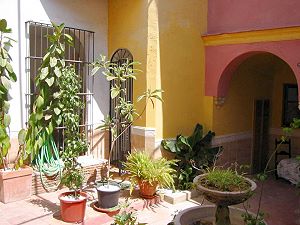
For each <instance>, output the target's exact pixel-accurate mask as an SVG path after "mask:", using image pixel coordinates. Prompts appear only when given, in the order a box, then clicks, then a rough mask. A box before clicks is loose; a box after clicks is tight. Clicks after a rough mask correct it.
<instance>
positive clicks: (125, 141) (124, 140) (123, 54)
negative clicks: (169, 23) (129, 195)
mask: <svg viewBox="0 0 300 225" xmlns="http://www.w3.org/2000/svg"><path fill="white" fill-rule="evenodd" d="M127 60H129V62H132V61H133V56H132V54H131V53H130V51H129V50H127V49H124V48H121V49H117V50H116V51H115V52H114V54H113V55H112V57H111V62H112V63H115V64H117V65H121V64H123V63H125V62H126V61H127ZM113 85H114V80H112V81H111V82H110V87H112V86H113ZM122 85H123V87H122V88H125V89H126V96H125V99H126V101H131V102H132V100H133V80H132V79H130V80H129V81H127V82H124V83H123V84H122ZM116 104H117V100H116V99H112V100H111V101H110V116H111V117H117V118H118V117H119V115H115V110H114V108H115V107H116ZM120 120H122V118H120ZM123 129H124V128H123V127H121V126H120V127H118V128H117V133H118V134H120V133H121V132H122V131H123ZM110 140H111V135H110ZM110 143H111V142H110ZM128 152H131V129H127V130H126V131H125V132H124V133H123V134H122V135H121V136H120V138H118V140H117V141H116V143H115V146H114V149H113V150H112V162H113V163H114V164H117V166H119V168H121V164H120V161H125V159H126V155H127V154H128Z"/></svg>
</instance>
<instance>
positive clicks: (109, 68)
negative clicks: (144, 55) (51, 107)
mask: <svg viewBox="0 0 300 225" xmlns="http://www.w3.org/2000/svg"><path fill="white" fill-rule="evenodd" d="M137 64H139V63H138V62H135V61H133V62H130V61H129V60H126V61H124V62H123V63H121V64H115V63H112V62H110V61H108V60H106V57H105V56H102V55H101V56H100V57H99V58H98V59H97V60H96V61H95V62H94V63H93V67H94V68H93V70H92V75H95V74H96V73H97V71H98V70H101V72H102V74H103V75H104V76H105V77H106V80H107V81H114V84H113V85H112V87H111V89H110V98H111V99H116V100H117V101H116V105H115V108H114V111H115V114H114V115H116V116H114V117H110V116H109V115H107V116H106V117H105V119H104V120H103V121H102V122H103V124H102V125H101V126H99V128H100V129H103V130H107V131H109V132H110V133H111V145H110V149H109V157H108V166H107V167H108V168H107V178H108V182H107V184H105V185H103V186H98V187H97V193H98V207H100V208H102V209H107V208H112V207H115V206H116V205H118V201H119V196H120V187H118V186H116V185H112V184H111V183H110V182H109V178H110V176H109V172H110V161H111V160H110V157H111V153H112V150H113V149H114V146H115V143H116V141H117V140H118V138H120V137H121V135H122V134H123V133H124V132H125V131H126V130H127V129H130V127H131V125H132V124H133V123H134V121H136V120H137V119H139V118H140V117H141V116H142V114H143V113H144V112H145V110H146V107H147V105H148V103H149V102H151V103H152V104H153V106H154V100H155V99H158V100H161V98H160V96H159V94H160V92H162V91H161V90H158V89H157V90H154V91H151V90H147V91H146V92H145V93H144V94H143V95H141V96H139V97H138V99H137V101H141V100H142V99H145V106H144V108H143V110H142V112H141V113H140V114H138V113H137V112H136V109H135V106H134V104H133V103H132V102H130V101H127V100H126V93H127V90H126V87H125V85H124V83H125V82H126V81H128V80H130V79H134V80H135V79H136V76H137V72H139V70H138V69H135V68H134V66H135V65H137ZM120 127H122V128H123V130H122V131H121V132H120V131H119V128H120Z"/></svg>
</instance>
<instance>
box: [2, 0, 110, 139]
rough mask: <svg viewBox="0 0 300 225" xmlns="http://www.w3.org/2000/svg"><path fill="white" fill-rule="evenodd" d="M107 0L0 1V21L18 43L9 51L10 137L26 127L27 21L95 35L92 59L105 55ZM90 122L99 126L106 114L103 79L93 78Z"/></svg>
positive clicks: (105, 84) (105, 85)
mask: <svg viewBox="0 0 300 225" xmlns="http://www.w3.org/2000/svg"><path fill="white" fill-rule="evenodd" d="M107 4H108V3H107V0H84V1H82V0H0V9H1V15H0V19H2V18H3V19H6V20H7V21H8V25H9V27H11V28H12V30H13V33H12V35H11V36H12V38H13V39H15V40H17V41H18V42H17V43H15V44H14V47H13V48H11V49H10V54H11V56H12V58H13V63H12V64H13V68H14V71H15V72H16V74H17V77H18V81H17V82H16V83H14V84H13V85H12V89H11V90H10V95H11V100H10V104H11V108H10V114H11V116H12V122H11V126H10V134H11V137H12V138H15V137H16V136H17V133H18V131H19V130H20V129H21V128H22V127H25V122H26V114H25V92H26V88H25V79H26V72H25V57H26V31H25V22H26V21H30V20H32V21H36V22H44V23H50V21H53V22H55V23H58V24H60V23H62V22H64V23H65V24H66V26H69V27H75V28H80V29H86V30H90V31H94V32H95V57H97V56H98V55H99V54H100V53H101V54H105V55H107V36H108V35H107V32H108V25H107V24H108V9H107ZM94 93H95V95H94V98H93V99H94V102H93V122H94V123H95V124H97V123H99V122H100V121H101V120H102V119H103V115H106V114H107V113H108V111H109V96H108V93H109V86H108V83H107V82H106V80H105V79H104V78H103V77H100V76H98V77H95V83H94Z"/></svg>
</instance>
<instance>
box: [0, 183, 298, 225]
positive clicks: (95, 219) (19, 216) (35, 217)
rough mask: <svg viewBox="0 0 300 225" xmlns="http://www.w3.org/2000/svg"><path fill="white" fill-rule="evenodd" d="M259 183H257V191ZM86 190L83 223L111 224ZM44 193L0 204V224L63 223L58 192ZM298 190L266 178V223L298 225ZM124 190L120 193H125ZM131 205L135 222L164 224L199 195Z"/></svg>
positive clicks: (255, 198)
mask: <svg viewBox="0 0 300 225" xmlns="http://www.w3.org/2000/svg"><path fill="white" fill-rule="evenodd" d="M260 188H261V184H260V183H259V184H258V189H257V192H259V190H260ZM88 191H89V193H90V198H89V203H88V205H87V208H86V218H85V221H84V223H82V224H84V225H96V224H97V225H99V224H104V225H108V224H111V223H112V221H113V218H112V217H110V216H108V215H107V214H105V213H100V212H97V211H95V210H93V209H92V208H91V207H90V204H91V203H92V202H93V201H96V193H95V192H94V190H93V189H90V190H88ZM60 192H62V190H60V191H58V192H53V193H44V194H41V195H38V196H32V197H31V198H30V199H27V200H23V201H18V202H13V203H9V204H3V203H0V225H23V224H24V225H34V224H38V225H52V224H53V225H56V224H59V225H61V224H67V223H64V222H62V221H61V219H60V213H59V201H58V199H57V196H58V194H59V193H60ZM299 192H300V189H296V187H295V186H293V185H291V184H289V183H287V182H286V181H284V180H275V179H273V178H271V179H269V180H268V181H266V182H265V184H264V193H263V197H262V206H261V209H262V211H263V212H265V214H266V220H267V222H268V224H269V225H300V195H299V194H298V193H299ZM127 194H128V192H124V193H123V195H127ZM258 198H259V195H258V194H255V195H254V196H253V197H252V199H251V200H250V201H249V202H250V205H251V211H255V210H256V209H257V207H258ZM131 201H132V204H131V206H133V207H134V208H135V209H136V210H137V212H136V213H137V216H138V221H139V222H143V223H148V224H149V225H166V224H167V223H168V222H170V221H171V220H172V218H173V215H174V213H175V212H176V211H178V210H182V209H185V208H188V207H192V206H195V205H199V204H200V202H202V197H198V198H197V199H195V200H191V201H186V202H183V203H178V204H176V205H171V204H169V203H167V202H164V201H156V202H150V201H145V200H142V199H140V198H133V199H132V200H131Z"/></svg>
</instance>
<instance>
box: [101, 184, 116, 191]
mask: <svg viewBox="0 0 300 225" xmlns="http://www.w3.org/2000/svg"><path fill="white" fill-rule="evenodd" d="M107 186H108V187H109V188H105V187H107ZM110 187H114V189H110ZM96 190H97V191H103V192H117V191H120V190H121V188H120V187H119V186H118V185H113V184H109V185H107V184H105V185H102V186H98V187H96Z"/></svg>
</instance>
